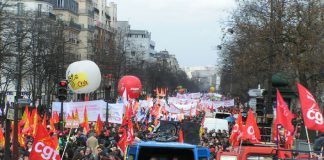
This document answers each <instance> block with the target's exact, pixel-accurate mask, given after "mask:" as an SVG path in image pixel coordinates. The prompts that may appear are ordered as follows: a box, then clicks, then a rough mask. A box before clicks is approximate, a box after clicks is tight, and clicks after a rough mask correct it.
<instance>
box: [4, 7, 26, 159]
mask: <svg viewBox="0 0 324 160" xmlns="http://www.w3.org/2000/svg"><path fill="white" fill-rule="evenodd" d="M22 5H23V3H20V2H18V3H17V18H18V21H17V35H16V36H17V42H18V43H17V57H16V96H15V103H14V130H13V142H12V143H13V154H12V159H13V160H18V99H19V98H20V96H21V64H20V58H21V57H20V52H21V41H22V40H21V36H20V33H21V32H22V21H21V20H20V18H21V16H22ZM6 136H9V135H6ZM7 142H9V141H7Z"/></svg>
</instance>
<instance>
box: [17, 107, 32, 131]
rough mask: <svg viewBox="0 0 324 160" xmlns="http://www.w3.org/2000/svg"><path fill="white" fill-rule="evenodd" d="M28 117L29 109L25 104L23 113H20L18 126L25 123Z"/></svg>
mask: <svg viewBox="0 0 324 160" xmlns="http://www.w3.org/2000/svg"><path fill="white" fill-rule="evenodd" d="M29 117H30V115H29V110H28V106H27V105H26V107H25V111H24V114H23V115H22V117H21V120H20V121H19V126H22V125H23V124H25V123H26V121H27V119H29Z"/></svg>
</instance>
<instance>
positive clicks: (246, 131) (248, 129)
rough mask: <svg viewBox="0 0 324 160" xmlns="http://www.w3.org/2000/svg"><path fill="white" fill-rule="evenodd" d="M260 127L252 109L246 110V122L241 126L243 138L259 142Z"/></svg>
mask: <svg viewBox="0 0 324 160" xmlns="http://www.w3.org/2000/svg"><path fill="white" fill-rule="evenodd" d="M260 139H261V136H260V129H259V127H258V125H257V123H256V120H255V118H254V115H253V112H252V109H250V110H249V112H248V117H247V120H246V124H245V126H244V127H243V140H249V141H250V142H251V143H260V141H259V140H260Z"/></svg>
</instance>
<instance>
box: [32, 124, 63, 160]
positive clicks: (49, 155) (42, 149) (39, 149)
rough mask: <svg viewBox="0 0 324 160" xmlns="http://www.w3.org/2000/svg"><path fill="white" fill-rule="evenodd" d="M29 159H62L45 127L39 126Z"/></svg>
mask: <svg viewBox="0 0 324 160" xmlns="http://www.w3.org/2000/svg"><path fill="white" fill-rule="evenodd" d="M29 159H47V160H50V159H53V160H54V159H56V160H59V159H61V157H60V155H59V153H58V152H57V150H56V148H55V143H54V142H53V141H52V139H51V137H50V136H49V134H48V132H47V130H46V128H45V127H44V126H43V125H37V134H36V136H35V139H34V143H33V147H32V151H31V152H30V155H29Z"/></svg>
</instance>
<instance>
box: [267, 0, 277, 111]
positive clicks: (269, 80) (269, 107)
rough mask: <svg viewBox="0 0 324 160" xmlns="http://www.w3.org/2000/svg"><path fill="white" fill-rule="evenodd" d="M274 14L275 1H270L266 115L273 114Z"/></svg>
mask: <svg viewBox="0 0 324 160" xmlns="http://www.w3.org/2000/svg"><path fill="white" fill-rule="evenodd" d="M273 16H274V14H273V0H270V37H269V42H270V46H269V47H270V48H269V59H268V61H269V66H268V94H267V99H268V101H267V102H268V103H267V111H266V114H269V113H270V112H273V109H272V63H273V54H274V53H273V52H274V48H273V46H274V44H273V43H274V41H275V40H274V29H275V28H274V27H273V23H274V20H273V19H274V17H273Z"/></svg>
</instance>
